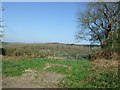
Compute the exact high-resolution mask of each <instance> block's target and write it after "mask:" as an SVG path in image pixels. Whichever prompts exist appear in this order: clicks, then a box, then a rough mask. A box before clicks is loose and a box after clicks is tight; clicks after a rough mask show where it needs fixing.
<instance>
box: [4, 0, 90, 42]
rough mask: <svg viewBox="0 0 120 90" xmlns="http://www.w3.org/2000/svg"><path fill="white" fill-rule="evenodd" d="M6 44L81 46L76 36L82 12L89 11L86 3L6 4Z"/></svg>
mask: <svg viewBox="0 0 120 90" xmlns="http://www.w3.org/2000/svg"><path fill="white" fill-rule="evenodd" d="M2 5H3V7H4V8H5V10H4V11H3V19H4V22H3V25H5V26H7V27H5V28H4V29H3V30H4V31H5V36H4V37H3V41H4V42H19V43H48V42H49V43H52V42H58V43H69V44H90V42H87V41H84V40H83V41H81V42H78V41H77V40H76V39H75V36H74V35H75V33H76V32H77V31H78V30H79V29H78V28H77V26H78V23H77V22H76V20H77V19H76V18H77V14H76V13H77V11H78V9H81V10H83V11H84V10H85V5H86V3H83V2H3V3H2Z"/></svg>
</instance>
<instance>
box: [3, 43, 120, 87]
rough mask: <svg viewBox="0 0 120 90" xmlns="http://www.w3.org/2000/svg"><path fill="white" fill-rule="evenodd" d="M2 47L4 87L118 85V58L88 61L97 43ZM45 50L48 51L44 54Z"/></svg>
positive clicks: (96, 48)
mask: <svg viewBox="0 0 120 90" xmlns="http://www.w3.org/2000/svg"><path fill="white" fill-rule="evenodd" d="M3 47H4V49H5V50H4V54H5V55H4V57H3V60H2V76H3V83H2V84H3V88H118V87H119V80H118V62H117V60H106V59H97V60H94V61H90V60H89V58H88V55H89V54H90V53H92V52H95V51H96V50H98V49H99V47H98V46H94V47H93V46H91V47H88V46H82V45H66V44H58V43H57V44H56V43H54V44H53V43H52V44H49V43H48V44H19V45H18V44H6V45H4V46H3ZM11 50H13V51H11ZM29 50H30V51H31V52H29ZM36 50H37V51H36ZM46 50H48V51H49V53H48V52H47V54H45V53H46ZM58 51H59V52H60V53H59V54H58ZM23 53H24V54H23ZM33 54H34V55H33ZM44 54H45V55H46V56H44ZM77 54H78V56H79V57H78V56H76V55H77ZM28 55H30V56H28ZM31 55H33V56H31Z"/></svg>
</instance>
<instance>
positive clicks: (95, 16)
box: [76, 2, 120, 47]
mask: <svg viewBox="0 0 120 90" xmlns="http://www.w3.org/2000/svg"><path fill="white" fill-rule="evenodd" d="M119 14H120V12H119V2H94V3H89V4H88V5H87V9H86V11H83V12H81V11H79V12H78V17H77V19H78V24H79V26H80V30H79V31H78V32H77V34H76V38H77V39H85V40H89V41H91V42H97V43H100V45H101V47H103V46H104V45H105V43H107V40H108V38H109V35H110V33H112V32H115V31H117V30H118V29H119V25H118V20H119V19H118V16H119ZM109 43H110V42H109Z"/></svg>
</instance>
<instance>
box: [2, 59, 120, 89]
mask: <svg viewBox="0 0 120 90" xmlns="http://www.w3.org/2000/svg"><path fill="white" fill-rule="evenodd" d="M45 63H52V64H53V63H54V64H63V65H68V66H71V67H72V69H71V70H69V69H68V68H67V67H62V66H54V67H50V68H47V69H45V70H46V71H54V72H57V73H61V74H65V75H66V77H65V78H63V80H61V82H60V83H59V84H58V86H59V87H63V88H95V87H99V88H100V87H101V88H105V87H107V88H115V87H119V84H118V78H117V74H116V72H110V71H109V70H108V71H105V72H93V71H92V68H93V67H92V65H91V64H90V62H89V61H87V60H86V59H76V60H75V59H64V60H52V59H40V58H33V59H19V60H3V61H2V68H3V72H2V73H3V75H6V76H18V75H22V74H23V73H24V70H26V69H29V68H31V69H35V70H38V71H40V70H43V68H44V67H45Z"/></svg>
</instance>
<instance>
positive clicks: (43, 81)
mask: <svg viewBox="0 0 120 90" xmlns="http://www.w3.org/2000/svg"><path fill="white" fill-rule="evenodd" d="M63 77H65V75H61V74H58V73H55V72H46V71H39V72H36V71H34V70H26V73H25V74H23V75H21V76H16V77H5V76H3V78H2V79H3V80H2V87H3V88H58V87H57V83H58V82H59V81H60V80H61V79H62V78H63Z"/></svg>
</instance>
